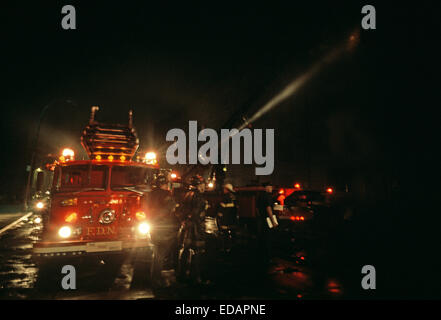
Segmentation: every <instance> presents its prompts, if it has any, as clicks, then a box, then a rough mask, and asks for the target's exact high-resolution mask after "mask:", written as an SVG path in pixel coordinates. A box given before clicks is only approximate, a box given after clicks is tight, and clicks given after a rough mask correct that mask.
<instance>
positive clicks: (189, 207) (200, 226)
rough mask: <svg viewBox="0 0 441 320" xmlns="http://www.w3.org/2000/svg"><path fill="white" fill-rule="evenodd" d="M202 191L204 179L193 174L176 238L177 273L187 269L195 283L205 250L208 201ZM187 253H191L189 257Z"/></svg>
mask: <svg viewBox="0 0 441 320" xmlns="http://www.w3.org/2000/svg"><path fill="white" fill-rule="evenodd" d="M204 192H205V181H204V179H203V178H202V177H201V176H199V175H196V176H193V177H192V178H191V179H190V184H189V190H188V192H187V193H186V194H185V196H184V200H183V204H182V206H181V217H182V224H181V228H180V230H179V240H178V241H179V253H178V254H179V258H178V259H179V261H178V263H179V266H180V267H179V269H180V270H179V273H186V272H187V271H189V272H190V274H192V278H193V280H195V281H196V282H197V283H202V273H201V256H202V254H203V253H204V251H205V215H206V210H207V209H208V202H207V201H206V200H205V198H204V197H203V193H204ZM188 255H191V259H189V257H188ZM188 261H191V265H187V264H186V263H187V262H188ZM181 276H182V275H181Z"/></svg>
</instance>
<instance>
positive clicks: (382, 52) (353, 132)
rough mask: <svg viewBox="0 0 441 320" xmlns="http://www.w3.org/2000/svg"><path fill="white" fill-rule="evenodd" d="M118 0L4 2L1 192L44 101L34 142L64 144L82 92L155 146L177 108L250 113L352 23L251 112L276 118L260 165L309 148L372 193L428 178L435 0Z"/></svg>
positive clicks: (72, 142) (329, 174) (319, 161)
mask: <svg viewBox="0 0 441 320" xmlns="http://www.w3.org/2000/svg"><path fill="white" fill-rule="evenodd" d="M127 2H128V1H125V2H115V3H113V2H112V4H109V3H108V2H95V1H94V4H93V5H92V4H90V3H89V2H86V1H84V2H77V1H73V2H63V1H59V2H51V3H50V4H43V3H42V4H38V3H32V4H16V3H15V2H14V3H13V2H11V3H10V4H8V5H6V4H4V5H3V9H2V11H1V22H0V23H1V30H2V37H1V39H2V46H1V48H2V49H1V53H0V55H1V62H2V68H1V70H2V71H1V78H2V85H1V88H2V89H3V90H2V91H3V94H2V97H1V103H2V111H3V116H2V139H1V144H2V155H3V156H2V157H1V177H2V178H3V179H2V180H3V183H2V184H1V192H2V193H9V194H19V195H21V194H22V189H23V186H24V184H25V180H26V179H25V165H26V163H28V162H29V158H30V148H31V141H32V137H33V136H34V135H35V130H36V123H37V121H38V116H39V113H40V111H41V109H42V108H43V106H44V105H46V104H48V103H51V102H52V103H53V105H52V106H51V108H50V109H49V110H48V113H47V116H46V117H45V118H44V120H43V125H42V130H41V136H40V144H39V146H38V148H39V149H38V150H39V152H40V154H47V153H56V152H58V151H59V150H60V148H62V147H64V146H66V145H69V146H72V147H74V148H77V149H79V148H80V145H79V141H80V140H79V137H80V133H81V129H82V128H83V127H84V126H85V125H86V123H87V121H88V117H89V110H90V106H92V105H99V106H100V108H101V110H100V111H99V113H98V119H99V120H103V121H106V122H113V121H118V122H124V121H126V119H127V112H128V110H129V109H131V108H132V109H133V110H134V124H135V127H136V128H137V131H138V134H139V137H140V140H141V148H140V150H145V149H148V148H156V149H158V148H161V147H162V148H164V144H165V143H166V142H165V134H166V132H167V130H169V129H171V128H175V127H181V128H184V129H186V128H187V124H188V121H189V120H198V122H199V123H200V124H201V125H204V126H207V127H211V128H215V129H219V128H220V127H221V126H222V125H223V124H224V123H225V122H226V121H227V120H229V119H230V118H231V117H232V116H233V115H235V114H237V116H239V115H241V114H242V113H243V114H244V115H246V116H250V115H252V114H253V113H254V112H255V111H256V110H258V109H259V108H260V107H261V106H262V105H264V104H265V103H266V102H267V101H268V100H269V99H271V98H272V97H273V96H274V95H275V94H277V93H278V92H279V91H280V90H281V89H282V88H283V87H284V86H285V85H287V84H288V83H289V82H290V81H292V80H294V79H295V78H296V77H298V76H299V75H301V74H302V72H304V71H306V70H307V69H308V68H309V67H310V66H311V65H313V64H314V63H315V62H316V61H318V60H320V59H321V58H322V57H323V56H325V55H326V54H327V53H328V52H329V51H330V50H332V49H333V48H334V47H335V46H336V45H337V44H338V43H341V42H344V41H347V39H348V38H349V36H350V34H351V33H352V32H357V31H358V32H359V43H358V45H357V46H356V48H354V50H351V51H348V52H346V53H345V54H343V55H342V56H341V57H339V59H337V60H336V61H335V62H333V63H331V64H329V65H328V66H326V67H325V68H324V69H323V70H322V71H321V72H320V73H319V74H318V75H317V76H316V77H314V78H313V79H312V80H311V81H310V82H308V83H307V84H306V85H305V86H304V87H302V88H301V89H300V90H299V91H298V92H297V93H296V94H295V95H293V96H292V97H291V98H289V99H287V100H286V101H285V102H283V103H282V104H280V105H279V106H278V107H277V108H276V109H274V110H272V111H271V112H269V113H268V114H266V115H264V116H263V117H262V118H261V119H259V120H258V121H257V122H256V123H254V127H255V128H275V130H276V141H275V144H276V160H275V162H276V170H275V173H274V177H273V179H275V180H277V181H282V180H283V179H282V180H281V178H280V176H286V175H284V173H283V172H281V170H282V169H278V168H285V167H286V166H293V167H295V168H303V169H301V170H303V171H304V170H305V169H304V168H306V166H307V165H308V163H311V161H312V162H313V165H314V166H315V167H314V168H321V169H323V171H324V172H325V175H326V180H327V181H328V182H329V183H333V184H334V185H336V186H342V185H344V184H345V183H350V184H354V186H355V182H354V181H357V179H362V180H363V181H365V182H364V186H365V189H366V188H367V189H369V188H372V189H375V190H381V191H380V192H379V193H384V192H385V191H384V190H390V189H391V188H392V185H394V186H397V185H398V186H401V188H402V189H404V185H405V184H406V183H407V182H406V181H419V179H420V177H421V176H423V177H424V179H426V180H427V181H438V182H439V181H440V180H439V178H440V176H439V175H438V173H437V172H435V171H434V170H432V168H433V167H432V166H431V165H432V162H433V164H435V162H434V161H433V152H434V151H436V150H434V149H437V148H439V140H437V139H436V138H435V137H437V136H438V135H437V134H438V131H439V130H438V129H437V128H438V126H439V125H438V122H439V117H437V112H436V110H437V107H439V100H438V98H439V82H440V81H439V80H440V79H439V78H440V73H439V57H440V55H439V51H438V50H437V49H436V47H437V43H438V42H439V39H440V37H439V30H440V19H439V13H440V12H441V11H440V5H439V2H437V1H434V2H419V3H418V5H414V6H410V5H403V4H398V3H395V4H393V3H390V4H388V5H387V6H386V5H383V4H379V3H378V4H377V3H375V2H369V3H366V2H357V1H348V2H338V3H335V2H328V3H320V2H317V3H313V4H309V5H306V4H305V3H306V2H297V1H296V2H294V1H290V2H285V3H279V4H273V3H272V2H271V3H270V2H267V3H263V4H259V3H252V2H249V3H247V4H242V5H238V4H236V3H234V2H214V1H213V2H198V3H194V4H190V3H188V2H181V3H180V4H172V3H168V2H167V3H165V4H163V5H159V4H157V2H155V3H156V4H155V5H151V4H145V3H144V2H131V4H128V3H127ZM66 4H73V5H74V6H75V8H76V11H77V12H76V13H77V30H63V29H62V28H61V26H60V22H61V18H62V14H61V8H62V6H63V5H66ZM364 4H374V5H375V7H376V10H377V30H370V31H365V30H362V29H361V28H360V21H361V18H362V15H361V7H362V6H363V5H364ZM66 99H70V100H72V101H74V102H75V104H76V107H72V106H70V105H69V104H66V103H63V102H62V101H63V100H66ZM54 101H55V102H54ZM238 120H239V119H238ZM234 125H236V126H237V125H239V122H237V123H235V124H234ZM437 141H438V144H437ZM311 158H312V160H311ZM420 160H422V162H423V163H424V164H425V165H419V164H418V165H417V163H416V161H420ZM427 164H429V165H427ZM279 165H280V166H279ZM414 167H416V170H414V169H411V168H414ZM298 176H302V177H304V176H305V172H299V173H298ZM429 176H430V177H433V179H432V178H428V177H429ZM368 177H369V179H371V180H372V181H371V184H369V183H368V182H366V181H367V178H368ZM294 178H296V177H294V176H293V177H288V178H287V179H294ZM408 179H409V180H408ZM411 179H412V180H411ZM283 182H286V181H283ZM421 183H422V180H421ZM374 194H375V195H377V194H376V193H375V192H374Z"/></svg>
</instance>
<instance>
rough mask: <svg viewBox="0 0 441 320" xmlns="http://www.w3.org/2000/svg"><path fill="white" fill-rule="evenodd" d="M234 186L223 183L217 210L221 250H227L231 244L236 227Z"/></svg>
mask: <svg viewBox="0 0 441 320" xmlns="http://www.w3.org/2000/svg"><path fill="white" fill-rule="evenodd" d="M234 193H235V192H234V188H233V185H232V184H231V183H226V184H224V186H223V188H222V200H221V202H220V203H219V207H218V210H217V219H218V224H219V227H220V230H221V234H222V250H223V251H225V252H229V251H230V250H231V247H232V245H233V238H234V237H235V230H236V227H237V209H236V197H235V195H234Z"/></svg>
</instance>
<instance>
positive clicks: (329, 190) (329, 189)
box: [326, 188, 334, 193]
mask: <svg viewBox="0 0 441 320" xmlns="http://www.w3.org/2000/svg"><path fill="white" fill-rule="evenodd" d="M326 192H327V193H333V192H334V190H333V189H332V188H328V189H326Z"/></svg>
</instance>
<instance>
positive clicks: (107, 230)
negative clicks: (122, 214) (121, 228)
mask: <svg viewBox="0 0 441 320" xmlns="http://www.w3.org/2000/svg"><path fill="white" fill-rule="evenodd" d="M111 234H116V230H115V227H114V226H113V227H87V235H88V236H106V235H111Z"/></svg>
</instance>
